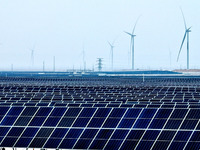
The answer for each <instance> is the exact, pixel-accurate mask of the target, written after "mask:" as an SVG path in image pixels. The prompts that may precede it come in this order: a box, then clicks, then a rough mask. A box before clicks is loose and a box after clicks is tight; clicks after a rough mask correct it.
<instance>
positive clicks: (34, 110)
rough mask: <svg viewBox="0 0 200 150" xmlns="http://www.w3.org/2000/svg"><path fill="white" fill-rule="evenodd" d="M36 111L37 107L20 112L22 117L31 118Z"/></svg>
mask: <svg viewBox="0 0 200 150" xmlns="http://www.w3.org/2000/svg"><path fill="white" fill-rule="evenodd" d="M37 109H38V108H37V107H26V108H25V109H24V111H23V112H22V116H33V115H34V114H35V112H36V111H37Z"/></svg>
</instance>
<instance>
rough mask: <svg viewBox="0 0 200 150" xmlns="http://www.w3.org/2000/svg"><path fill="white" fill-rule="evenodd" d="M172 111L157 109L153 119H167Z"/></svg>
mask: <svg viewBox="0 0 200 150" xmlns="http://www.w3.org/2000/svg"><path fill="white" fill-rule="evenodd" d="M171 112H172V109H159V110H158V112H157V114H156V116H155V118H168V117H169V115H170V114H171Z"/></svg>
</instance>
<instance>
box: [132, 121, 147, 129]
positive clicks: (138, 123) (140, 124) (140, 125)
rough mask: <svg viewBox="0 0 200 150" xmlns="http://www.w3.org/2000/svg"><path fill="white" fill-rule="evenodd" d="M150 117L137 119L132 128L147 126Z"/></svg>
mask: <svg viewBox="0 0 200 150" xmlns="http://www.w3.org/2000/svg"><path fill="white" fill-rule="evenodd" d="M150 121H151V119H138V120H137V121H136V122H135V124H134V126H133V128H147V126H148V125H149V122H150Z"/></svg>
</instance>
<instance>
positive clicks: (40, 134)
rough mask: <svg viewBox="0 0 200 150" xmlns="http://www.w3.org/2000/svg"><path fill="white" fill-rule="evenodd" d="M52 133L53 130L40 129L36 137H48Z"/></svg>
mask: <svg viewBox="0 0 200 150" xmlns="http://www.w3.org/2000/svg"><path fill="white" fill-rule="evenodd" d="M52 131H53V128H40V130H39V132H38V133H37V135H36V137H49V136H50V134H51V133H52Z"/></svg>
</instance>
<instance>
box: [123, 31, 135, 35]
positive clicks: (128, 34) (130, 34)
mask: <svg viewBox="0 0 200 150" xmlns="http://www.w3.org/2000/svg"><path fill="white" fill-rule="evenodd" d="M124 32H125V33H126V34H128V35H130V36H133V35H132V34H131V33H129V32H126V31H124Z"/></svg>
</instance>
